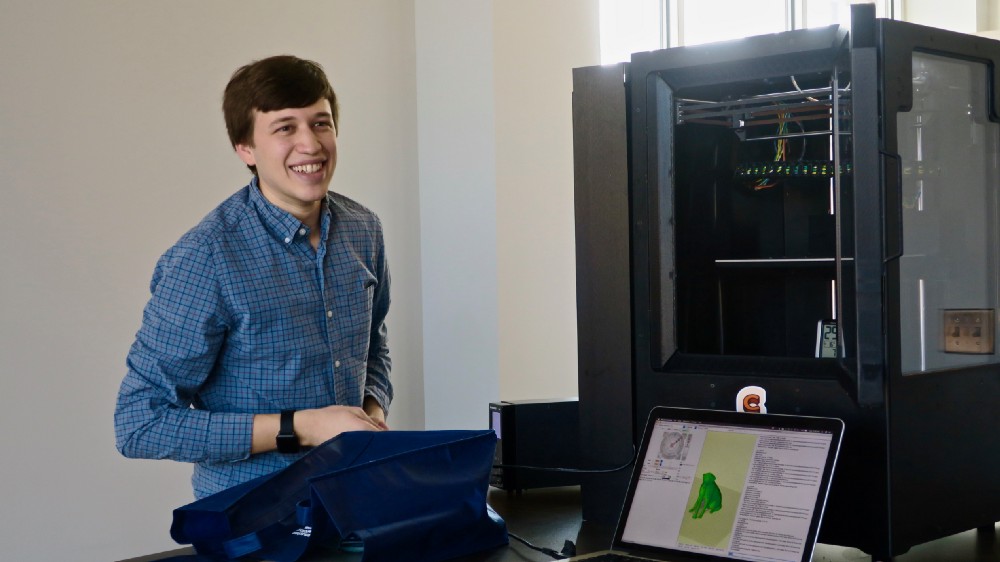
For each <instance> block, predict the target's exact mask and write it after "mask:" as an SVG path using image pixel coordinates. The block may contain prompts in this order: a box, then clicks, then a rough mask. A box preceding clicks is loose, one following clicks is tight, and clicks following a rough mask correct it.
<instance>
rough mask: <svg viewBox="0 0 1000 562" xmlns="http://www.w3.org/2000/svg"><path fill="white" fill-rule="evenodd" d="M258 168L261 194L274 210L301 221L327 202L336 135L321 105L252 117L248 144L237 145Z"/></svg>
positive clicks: (257, 113) (327, 104) (247, 161)
mask: <svg viewBox="0 0 1000 562" xmlns="http://www.w3.org/2000/svg"><path fill="white" fill-rule="evenodd" d="M236 153H237V154H239V156H240V159H241V160H243V162H244V163H245V164H247V165H248V166H256V167H257V177H258V178H259V184H260V190H261V193H263V194H264V197H265V198H267V200H268V201H270V202H271V203H273V204H274V205H275V206H277V207H279V208H281V209H283V210H285V211H288V212H289V213H291V214H292V215H294V216H296V217H298V218H300V219H301V218H303V217H304V216H305V215H307V214H309V213H310V212H311V211H314V210H316V209H317V208H319V206H320V205H321V202H322V200H323V198H324V197H326V192H327V189H328V188H329V185H330V180H331V179H332V178H333V171H334V169H335V168H336V167H337V131H336V129H335V128H334V125H333V112H332V111H331V109H330V102H329V101H328V100H326V99H322V100H319V101H317V102H316V103H314V104H312V105H310V106H308V107H299V108H286V109H278V110H276V111H268V112H266V113H265V112H261V111H254V125H253V144H252V145H245V144H238V145H236Z"/></svg>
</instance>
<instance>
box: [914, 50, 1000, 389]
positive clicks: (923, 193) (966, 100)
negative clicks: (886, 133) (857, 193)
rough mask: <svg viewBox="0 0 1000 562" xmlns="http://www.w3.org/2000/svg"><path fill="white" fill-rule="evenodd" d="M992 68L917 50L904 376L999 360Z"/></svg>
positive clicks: (998, 176)
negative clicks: (990, 88) (990, 106)
mask: <svg viewBox="0 0 1000 562" xmlns="http://www.w3.org/2000/svg"><path fill="white" fill-rule="evenodd" d="M987 72H988V68H987V66H986V65H985V64H982V63H977V62H972V61H966V60H960V59H955V58H950V57H944V56H938V55H931V54H925V53H914V55H913V106H912V108H911V110H910V111H909V112H905V113H904V112H900V113H899V114H898V121H897V135H898V141H899V153H900V157H901V159H902V172H903V174H902V180H903V181H902V207H903V209H902V218H903V220H902V229H903V255H902V257H901V258H900V262H899V271H900V276H899V277H900V293H899V298H900V303H899V304H900V318H899V321H900V339H901V341H900V347H901V359H902V361H901V369H902V372H903V374H914V373H921V372H926V371H934V370H940V369H948V368H955V367H963V366H971V365H978V364H985V363H996V362H997V361H998V354H997V352H998V345H997V319H996V315H997V303H998V284H997V250H998V247H1000V245H998V240H997V233H998V229H997V214H998V213H997V208H998V207H997V205H998V200H997V182H998V179H1000V173H998V162H997V158H998V155H997V150H998V129H1000V127H998V124H997V123H993V122H991V121H990V120H989V119H988V114H989V112H988V96H989V88H988V84H989V82H988V75H987Z"/></svg>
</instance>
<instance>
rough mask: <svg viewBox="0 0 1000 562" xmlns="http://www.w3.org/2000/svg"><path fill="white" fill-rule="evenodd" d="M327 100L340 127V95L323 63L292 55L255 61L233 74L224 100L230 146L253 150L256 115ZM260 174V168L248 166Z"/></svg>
mask: <svg viewBox="0 0 1000 562" xmlns="http://www.w3.org/2000/svg"><path fill="white" fill-rule="evenodd" d="M321 99H325V100H328V101H329V102H330V109H331V110H332V111H333V126H334V128H337V127H338V113H339V111H338V107H337V94H336V93H334V91H333V87H332V86H330V82H329V80H327V78H326V73H324V72H323V67H322V66H320V65H319V63H315V62H313V61H310V60H305V59H300V58H298V57H293V56H291V55H278V56H275V57H269V58H266V59H261V60H258V61H254V62H252V63H250V64H248V65H246V66H242V67H240V68H239V69H238V70H237V71H236V72H234V73H233V76H232V78H230V79H229V84H227V85H226V90H225V93H224V94H223V96H222V114H223V115H224V116H225V119H226V131H227V132H228V133H229V142H230V143H231V144H232V145H233V148H236V145H238V144H245V145H250V146H253V123H254V114H253V112H254V111H255V110H256V111H261V112H265V113H266V112H268V111H276V110H278V109H286V108H290V107H292V108H299V107H307V106H309V105H312V104H314V103H316V102H317V101H319V100H321ZM247 167H248V168H250V170H251V171H252V172H253V173H254V175H256V174H257V170H256V166H247Z"/></svg>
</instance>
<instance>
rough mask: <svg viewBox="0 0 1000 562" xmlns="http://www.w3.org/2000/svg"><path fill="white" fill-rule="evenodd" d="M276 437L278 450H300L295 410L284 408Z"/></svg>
mask: <svg viewBox="0 0 1000 562" xmlns="http://www.w3.org/2000/svg"><path fill="white" fill-rule="evenodd" d="M280 420H281V421H280V426H279V428H278V437H277V439H276V442H277V446H278V451H279V452H281V453H297V452H299V449H300V448H301V447H300V444H299V436H298V435H296V434H295V410H282V411H281V418H280Z"/></svg>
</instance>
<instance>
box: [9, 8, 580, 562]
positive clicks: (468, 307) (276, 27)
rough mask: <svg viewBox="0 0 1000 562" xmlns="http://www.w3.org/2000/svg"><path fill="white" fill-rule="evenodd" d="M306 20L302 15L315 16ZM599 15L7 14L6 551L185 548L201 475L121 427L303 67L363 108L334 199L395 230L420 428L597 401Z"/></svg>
mask: <svg viewBox="0 0 1000 562" xmlns="http://www.w3.org/2000/svg"><path fill="white" fill-rule="evenodd" d="M292 6H294V9H292ZM596 10H597V7H596V0H586V1H576V0H558V1H554V0H553V1H551V2H529V1H527V0H503V1H500V2H493V1H489V0H476V1H467V0H420V1H419V2H415V1H414V0H368V1H366V2H357V1H355V0H303V1H299V2H296V3H294V4H288V3H275V2H270V1H265V0H250V1H247V0H219V1H216V2H208V3H206V2H201V1H198V0H172V1H170V2H156V1H154V0H93V1H89V2H77V1H74V0H49V1H46V2H38V1H37V0H3V7H2V10H0V13H2V14H3V17H2V18H0V73H2V76H3V79H2V81H0V179H2V181H3V185H2V187H0V189H2V194H3V198H2V200H0V240H2V241H0V264H3V265H2V268H0V311H2V314H3V320H2V321H0V367H2V369H3V372H2V373H0V427H3V428H4V430H3V431H2V432H0V434H2V437H0V445H2V448H3V450H4V451H5V458H6V460H7V462H6V468H5V470H4V473H3V476H4V477H3V479H2V481H0V497H2V498H3V508H0V542H2V544H3V545H4V554H3V557H4V559H10V560H80V561H88V560H95V561H96V560H100V561H105V560H114V559H121V558H126V557H132V556H138V555H141V554H145V553H149V552H155V551H160V550H167V549H171V548H174V547H176V545H174V544H173V543H172V542H171V541H170V539H169V537H168V535H167V529H168V527H169V522H170V512H171V510H172V509H173V508H175V507H177V506H179V505H181V504H183V503H186V502H187V501H189V500H190V498H191V491H190V484H189V477H190V466H189V465H186V464H181V463H173V462H169V461H136V460H127V459H123V458H121V457H120V456H119V455H118V453H117V451H115V449H114V439H113V431H112V411H113V407H114V401H115V396H116V393H117V390H118V385H119V383H120V381H121V377H122V375H123V374H124V358H125V354H126V352H127V350H128V347H129V345H130V344H131V341H132V338H133V336H134V334H135V331H136V329H137V328H138V325H139V321H140V318H141V311H142V307H143V305H144V303H145V301H146V299H147V298H148V284H149V277H150V274H151V272H152V268H153V265H154V263H155V261H156V259H157V258H158V257H159V255H160V254H161V253H162V252H163V251H164V250H165V249H166V248H167V247H169V246H170V245H171V244H172V243H173V242H174V241H175V240H176V239H177V238H178V237H179V236H180V235H181V234H182V233H183V232H184V231H185V230H186V229H188V228H189V227H191V226H192V225H194V224H195V223H196V222H197V221H198V220H199V219H200V218H201V217H202V216H203V215H204V214H205V213H206V212H208V211H209V210H210V209H211V208H213V207H214V206H215V205H216V204H217V203H218V202H219V201H221V200H222V199H223V198H225V197H226V196H228V195H229V194H230V193H232V192H233V191H235V190H236V189H238V188H239V187H241V186H242V185H243V184H244V183H245V182H246V181H247V180H248V175H247V172H246V170H245V169H244V168H243V166H242V165H241V164H240V163H239V161H238V159H237V158H236V157H235V156H234V155H233V154H232V151H231V149H230V147H229V145H228V141H227V139H226V135H225V130H224V125H223V122H222V116H221V112H220V110H219V105H220V101H221V93H222V89H223V87H224V85H225V83H226V81H227V79H228V77H229V75H230V73H231V72H232V71H233V70H235V68H237V67H238V66H240V65H242V64H245V63H247V62H249V61H250V60H253V59H255V58H260V57H263V56H267V55H271V54H276V53H292V54H296V55H299V56H303V57H307V58H312V59H315V60H317V61H319V62H320V63H322V64H323V65H324V66H325V67H326V69H327V71H328V73H329V75H330V77H331V80H332V81H333V83H334V86H335V88H337V91H338V94H339V96H340V98H341V107H342V115H341V130H340V146H339V148H340V155H341V156H340V161H339V165H338V170H337V174H336V177H335V178H334V183H333V188H334V189H335V190H338V191H341V192H343V193H345V194H347V195H349V196H352V197H355V198H357V199H359V200H360V201H362V202H363V203H365V204H367V205H368V206H370V207H371V208H373V209H374V210H375V211H376V212H378V213H379V214H380V216H381V217H382V219H383V222H384V223H385V228H386V239H387V245H388V252H389V259H390V264H391V267H392V273H393V304H392V309H391V312H390V317H389V325H390V348H391V353H392V356H393V359H394V368H393V378H394V382H395V385H396V395H397V398H396V401H395V402H394V404H393V408H392V411H391V415H390V418H389V421H390V423H391V424H392V426H393V427H395V428H398V429H419V428H423V427H429V428H430V427H485V426H486V402H488V401H491V400H496V399H499V398H505V399H517V398H533V397H546V396H570V395H573V394H575V392H576V379H575V369H576V367H575V364H576V352H575V305H574V303H575V298H574V296H573V294H574V280H573V242H572V236H573V234H572V232H573V229H572V213H573V211H572V166H571V144H570V143H571V123H570V118H569V116H570V77H571V69H572V67H574V66H581V65H588V64H595V63H596V62H597V54H596V53H597V29H596V23H595V18H596Z"/></svg>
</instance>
